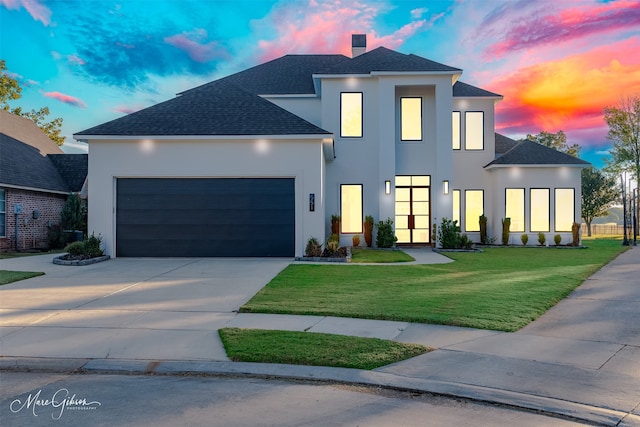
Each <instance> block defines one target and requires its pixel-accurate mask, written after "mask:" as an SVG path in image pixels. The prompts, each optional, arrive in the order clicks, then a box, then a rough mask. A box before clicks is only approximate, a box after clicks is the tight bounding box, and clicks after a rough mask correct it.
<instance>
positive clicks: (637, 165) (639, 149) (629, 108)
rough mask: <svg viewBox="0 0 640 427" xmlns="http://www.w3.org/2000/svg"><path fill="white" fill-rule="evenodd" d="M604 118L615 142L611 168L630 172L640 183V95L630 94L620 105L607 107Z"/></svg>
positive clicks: (611, 151) (609, 134)
mask: <svg viewBox="0 0 640 427" xmlns="http://www.w3.org/2000/svg"><path fill="white" fill-rule="evenodd" d="M604 120H605V122H607V125H608V126H609V133H608V134H607V139H608V140H610V141H611V142H613V148H612V149H611V150H610V151H609V153H610V154H611V158H612V159H611V161H610V164H609V166H610V168H611V169H613V170H615V169H617V170H621V171H626V172H629V173H631V174H632V175H633V177H634V179H635V181H636V183H640V96H639V95H633V96H629V97H627V98H626V99H623V100H621V101H620V105H619V106H618V107H605V109H604Z"/></svg>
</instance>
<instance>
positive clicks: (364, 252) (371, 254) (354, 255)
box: [351, 248, 415, 264]
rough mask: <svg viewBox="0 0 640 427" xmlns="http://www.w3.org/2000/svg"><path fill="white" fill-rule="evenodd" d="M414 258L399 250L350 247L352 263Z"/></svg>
mask: <svg viewBox="0 0 640 427" xmlns="http://www.w3.org/2000/svg"><path fill="white" fill-rule="evenodd" d="M409 261H415V259H414V258H413V257H412V256H411V255H409V254H407V253H405V252H403V251H400V250H378V249H363V248H351V262H352V263H356V264H357V263H385V262H409Z"/></svg>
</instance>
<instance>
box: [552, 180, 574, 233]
mask: <svg viewBox="0 0 640 427" xmlns="http://www.w3.org/2000/svg"><path fill="white" fill-rule="evenodd" d="M573 191H574V189H573V188H556V212H555V223H556V231H571V226H572V225H573V223H574V205H573V203H574V193H573Z"/></svg>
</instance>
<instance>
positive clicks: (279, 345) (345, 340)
mask: <svg viewBox="0 0 640 427" xmlns="http://www.w3.org/2000/svg"><path fill="white" fill-rule="evenodd" d="M219 333H220V338H221V339H222V343H223V344H224V347H225V350H226V352H227V355H228V356H229V358H230V359H231V360H233V361H235V362H258V363H286V364H292V365H313V366H333V367H341V368H356V369H375V368H378V367H380V366H385V365H389V364H391V363H395V362H399V361H401V360H405V359H408V358H410V357H415V356H419V355H421V354H424V353H426V352H427V351H429V349H427V348H426V347H423V346H421V345H417V344H404V343H399V342H395V341H388V340H381V339H377V338H360V337H347V336H343V335H333V334H320V333H313V332H292V331H266V330H261V329H239V328H224V329H220V331H219Z"/></svg>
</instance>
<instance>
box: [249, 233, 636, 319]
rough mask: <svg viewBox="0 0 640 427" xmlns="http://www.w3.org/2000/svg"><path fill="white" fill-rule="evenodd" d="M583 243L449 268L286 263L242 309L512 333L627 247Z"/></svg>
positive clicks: (490, 252) (478, 256)
mask: <svg viewBox="0 0 640 427" xmlns="http://www.w3.org/2000/svg"><path fill="white" fill-rule="evenodd" d="M584 244H585V245H586V246H589V248H587V249H566V248H553V247H552V248H500V247H496V248H486V249H485V250H484V252H451V253H447V254H446V255H447V256H448V257H450V258H453V259H454V260H455V261H456V262H453V263H449V264H434V265H407V266H384V265H379V266H364V265H349V266H334V265H290V266H288V267H287V268H286V269H284V270H283V271H282V272H281V273H280V274H279V275H278V276H277V277H275V278H274V279H273V280H272V281H271V282H270V283H269V284H268V285H267V286H266V287H265V288H263V289H262V290H261V291H260V292H259V293H258V294H257V295H256V296H254V297H253V298H252V299H251V300H250V301H249V302H247V303H246V304H245V305H244V306H242V307H241V311H242V312H261V313H290V314H313V315H328V316H339V317H355V318H368V319H386V320H400V321H409V322H421V323H436V324H445V325H455V326H466V327H472V328H481V329H493V330H501V331H515V330H518V329H520V328H522V327H523V326H525V325H527V324H528V323H529V322H531V321H532V320H534V319H536V318H538V317H539V316H540V315H542V314H543V313H544V312H545V311H547V310H548V309H549V308H550V307H552V306H553V305H555V304H556V303H557V302H558V301H560V300H561V299H563V298H564V297H566V296H567V295H568V294H569V293H570V292H571V291H572V290H573V289H575V288H576V287H577V286H578V285H580V284H581V283H582V282H583V281H584V280H585V279H586V278H587V277H589V276H590V275H591V274H593V273H594V272H596V271H597V270H598V269H600V268H601V267H602V266H603V265H604V264H606V263H607V262H609V261H610V260H612V259H613V258H614V257H615V256H616V255H618V254H619V253H621V252H622V251H624V250H625V249H626V248H625V247H623V246H622V245H621V242H620V241H619V240H587V241H585V242H584Z"/></svg>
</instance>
